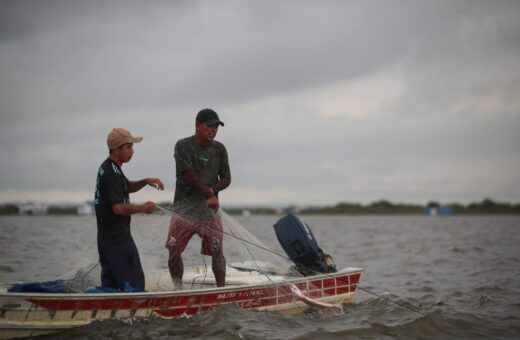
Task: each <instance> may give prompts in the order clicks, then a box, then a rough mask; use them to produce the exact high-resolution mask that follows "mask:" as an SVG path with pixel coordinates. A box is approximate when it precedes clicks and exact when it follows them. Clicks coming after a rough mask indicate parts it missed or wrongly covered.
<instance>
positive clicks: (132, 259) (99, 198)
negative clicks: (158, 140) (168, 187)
mask: <svg viewBox="0 0 520 340" xmlns="http://www.w3.org/2000/svg"><path fill="white" fill-rule="evenodd" d="M142 140H143V137H133V136H132V134H131V133H130V132H129V131H127V130H125V129H122V128H117V129H113V130H112V131H111V132H110V133H109V134H108V137H107V145H108V150H109V157H108V158H107V159H106V160H105V161H104V162H103V163H102V164H101V166H100V167H99V170H98V175H97V181H96V192H95V198H94V205H95V208H96V220H97V230H98V234H97V244H98V252H99V262H100V264H101V286H102V287H109V288H116V289H120V290H128V289H134V290H137V291H139V290H144V273H143V269H142V267H141V260H140V259H139V253H138V251H137V247H136V246H135V243H134V240H133V238H132V235H131V233H130V215H132V214H136V213H145V214H151V213H153V212H154V211H155V204H154V203H153V202H146V203H145V204H142V205H136V204H131V203H130V198H129V193H133V192H136V191H139V190H141V189H142V188H143V187H144V186H145V185H150V186H153V187H155V188H157V189H158V190H164V185H163V183H162V182H161V180H159V179H158V178H145V179H142V180H140V181H129V180H128V179H127V178H126V177H125V175H124V174H123V171H122V170H121V166H122V165H123V163H127V162H129V161H130V159H131V158H132V155H133V154H134V150H133V144H134V143H139V142H140V141H142ZM128 285H130V286H128Z"/></svg>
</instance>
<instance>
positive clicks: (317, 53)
mask: <svg viewBox="0 0 520 340" xmlns="http://www.w3.org/2000/svg"><path fill="white" fill-rule="evenodd" d="M0 8H1V10H0V123H1V126H0V159H1V164H2V165H1V176H0V192H2V191H5V192H6V191H7V190H11V191H9V192H12V191H16V190H26V191H31V190H37V191H43V192H45V191H47V190H64V191H71V192H73V191H76V192H79V191H81V192H89V191H91V190H92V186H93V176H94V175H93V173H94V172H95V169H96V167H97V165H98V163H100V162H101V161H102V159H103V157H105V156H106V150H105V145H104V139H105V138H106V134H107V133H108V131H109V130H110V129H111V128H112V127H116V126H124V127H127V128H129V129H130V130H131V131H132V132H134V133H135V134H140V135H144V136H145V140H144V142H143V143H141V144H140V145H139V146H137V147H136V155H135V157H134V160H133V161H132V162H131V163H130V164H128V165H126V166H125V167H126V168H127V170H126V172H127V175H128V176H129V177H133V176H134V177H143V176H148V175H151V174H150V172H152V173H153V174H154V175H157V176H161V177H162V178H163V179H165V181H167V182H169V184H168V185H169V188H168V189H169V190H170V193H169V194H165V195H169V196H171V191H172V190H173V188H172V186H173V160H172V150H173V144H174V143H175V141H176V140H177V139H178V138H181V137H184V136H187V135H189V134H191V133H192V132H193V117H194V114H195V112H196V111H197V110H199V109H200V108H203V107H208V106H209V107H213V108H215V109H217V110H218V111H219V112H220V113H221V116H222V119H223V120H225V122H226V126H225V127H224V128H222V129H221V131H220V133H219V139H220V140H222V141H223V142H224V143H225V144H226V145H227V146H228V149H229V151H230V156H231V159H232V169H233V178H234V179H233V186H232V188H230V190H229V193H228V194H227V195H228V200H229V201H230V202H231V203H240V202H244V203H248V202H250V203H257V202H262V203H264V202H268V201H271V202H273V203H291V202H294V203H312V202H316V203H331V202H332V203H333V202H336V201H338V200H353V201H357V200H363V201H366V200H373V199H378V198H382V197H386V198H389V199H399V200H402V201H407V200H409V201H424V200H427V199H440V200H442V199H445V200H449V199H457V200H476V199H481V198H483V196H485V195H491V196H493V197H496V198H498V199H501V198H502V199H508V200H516V201H518V200H520V185H519V182H520V180H519V177H518V175H516V174H515V173H514V172H513V171H512V170H511V168H512V167H513V169H514V167H516V168H518V166H519V165H520V153H519V152H518V150H517V149H518V147H517V146H518V145H520V137H518V136H517V135H518V134H517V133H516V131H518V127H520V124H519V123H520V112H519V108H520V100H519V99H518V93H519V89H520V71H519V70H520V65H519V64H520V61H519V60H520V58H519V56H520V53H519V48H520V41H519V39H520V38H519V37H520V24H519V23H520V20H519V19H520V18H519V17H520V6H519V4H518V2H515V1H495V2H486V1H458V2H455V3H454V2H451V1H422V2H416V1H393V2H388V1H371V2H362V1H359V2H357V1H337V2H336V1H330V2H326V3H317V2H313V1H286V2H281V3H280V2H274V1H272V2H271V1H255V2H238V1H237V2H235V1H225V2H215V3H214V2H204V1H186V2H168V1H151V2H140V1H124V2H123V1H110V2H104V1H100V2H97V1H94V2H92V1H89V2H85V1H2V2H0ZM359 84H365V85H359ZM367 84H368V85H367ZM345 98H348V99H349V100H348V101H346V99H345ZM233 190H234V191H233ZM291 193H292V194H291ZM275 195H277V196H275ZM273 196H275V197H273ZM5 197H6V195H4V196H0V198H2V199H5ZM165 197H166V196H165Z"/></svg>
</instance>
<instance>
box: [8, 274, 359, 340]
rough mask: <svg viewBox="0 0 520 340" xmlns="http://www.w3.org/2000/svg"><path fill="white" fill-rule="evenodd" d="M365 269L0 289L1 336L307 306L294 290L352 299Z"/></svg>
mask: <svg viewBox="0 0 520 340" xmlns="http://www.w3.org/2000/svg"><path fill="white" fill-rule="evenodd" d="M362 272H363V270H362V269H359V268H346V269H344V270H341V271H339V272H337V273H332V274H322V275H316V276H311V277H302V278H293V279H287V280H284V281H282V282H269V283H263V284H249V285H239V286H226V287H222V288H206V289H196V290H180V291H169V292H143V293H117V294H105V293H102V294H84V293H78V294H40V293H2V294H0V339H8V338H13V337H22V336H31V335H39V334H48V333H54V332H59V331H63V330H64V329H68V328H74V327H78V326H83V325H86V324H89V323H90V322H92V321H94V320H106V319H109V318H118V319H125V318H148V317H151V316H159V317H162V318H175V317H181V316H190V315H194V314H196V313H200V312H204V311H208V310H211V309H213V308H215V307H217V306H221V305H226V304H234V305H236V306H237V307H239V308H245V309H252V310H269V311H276V312H281V313H285V314H292V313H299V312H302V311H304V310H306V309H308V308H309V306H308V305H307V304H305V303H304V302H303V301H300V300H298V299H297V298H296V297H295V296H294V294H293V292H292V291H291V285H295V286H296V287H298V289H300V290H301V291H302V292H303V294H304V295H305V296H306V297H308V298H310V299H314V300H316V301H320V302H326V303H351V302H352V300H353V298H354V295H355V292H356V287H357V284H358V283H359V281H360V278H361V274H362Z"/></svg>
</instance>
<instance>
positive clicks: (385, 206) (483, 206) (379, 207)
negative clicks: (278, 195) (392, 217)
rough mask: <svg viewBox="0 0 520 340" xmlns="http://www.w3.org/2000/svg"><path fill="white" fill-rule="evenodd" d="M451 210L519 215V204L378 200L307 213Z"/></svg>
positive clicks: (387, 212) (468, 212) (398, 212)
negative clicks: (443, 208)
mask: <svg viewBox="0 0 520 340" xmlns="http://www.w3.org/2000/svg"><path fill="white" fill-rule="evenodd" d="M441 207H449V208H451V211H452V214H456V215H463V214H520V204H511V203H501V202H495V201H493V200H491V199H489V198H486V199H484V200H482V201H481V202H477V203H470V204H468V205H463V204H459V203H448V204H440V203H438V202H435V201H431V202H429V203H428V204H427V205H426V206H424V205H417V204H396V203H391V202H389V201H386V200H380V201H377V202H374V203H371V204H367V205H361V204H358V203H346V202H342V203H338V204H336V205H335V206H332V207H323V208H319V209H313V210H312V211H309V212H310V213H314V214H354V215H355V214H360V215H361V214H370V215H371V214H399V215H403V214H410V215H416V214H423V213H424V211H425V209H426V208H441ZM303 212H305V211H303Z"/></svg>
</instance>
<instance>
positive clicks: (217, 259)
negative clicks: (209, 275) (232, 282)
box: [211, 253, 226, 287]
mask: <svg viewBox="0 0 520 340" xmlns="http://www.w3.org/2000/svg"><path fill="white" fill-rule="evenodd" d="M211 259H212V260H211V268H212V269H213V274H215V280H216V281H217V287H224V286H225V285H226V258H225V257H224V254H222V253H217V254H212V255H211Z"/></svg>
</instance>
